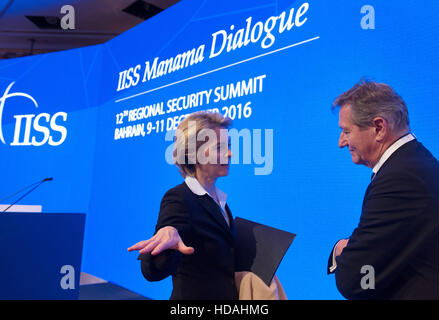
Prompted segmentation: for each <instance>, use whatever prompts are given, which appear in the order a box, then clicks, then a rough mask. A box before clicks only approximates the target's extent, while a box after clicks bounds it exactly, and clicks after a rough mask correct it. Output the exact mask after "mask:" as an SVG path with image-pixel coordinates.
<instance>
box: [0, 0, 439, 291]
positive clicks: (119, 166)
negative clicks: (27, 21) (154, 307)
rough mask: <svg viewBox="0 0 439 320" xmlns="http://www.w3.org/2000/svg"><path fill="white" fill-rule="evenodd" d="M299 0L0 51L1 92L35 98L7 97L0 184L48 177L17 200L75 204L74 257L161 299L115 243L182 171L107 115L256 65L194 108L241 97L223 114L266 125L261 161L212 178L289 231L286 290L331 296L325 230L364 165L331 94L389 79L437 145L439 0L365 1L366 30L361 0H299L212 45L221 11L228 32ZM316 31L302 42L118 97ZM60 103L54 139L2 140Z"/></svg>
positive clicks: (9, 186)
mask: <svg viewBox="0 0 439 320" xmlns="http://www.w3.org/2000/svg"><path fill="white" fill-rule="evenodd" d="M303 2H304V1H281V0H279V1H273V0H266V1H263V0H258V1H255V0H252V1H249V0H246V1H229V0H226V1H219V2H218V1H181V2H179V3H178V4H176V5H174V6H173V7H171V8H169V9H168V10H166V11H164V12H163V13H161V14H159V15H157V16H155V17H153V18H151V19H149V20H147V21H146V22H144V23H142V24H140V25H138V26H137V27H135V28H133V29H131V30H129V31H128V32H125V33H124V34H122V35H120V36H119V37H117V38H115V39H113V40H111V41H109V42H107V43H105V44H102V45H98V46H92V47H86V48H81V49H75V50H69V51H63V52H58V53H51V54H43V55H38V56H33V57H26V58H19V59H11V60H5V61H0V94H2V92H4V90H5V89H6V87H7V86H8V85H9V84H10V83H11V82H13V81H15V84H14V86H13V88H12V90H11V92H25V93H27V94H30V95H32V96H33V97H34V98H35V99H36V100H37V101H38V105H39V107H38V109H36V108H35V107H34V106H33V104H32V103H31V102H30V101H27V100H26V99H22V98H10V99H8V100H7V102H6V104H5V108H4V114H3V119H2V127H3V133H4V136H5V139H6V140H7V143H8V144H0V154H1V160H0V165H1V168H2V176H3V183H2V184H1V186H0V197H3V196H5V195H7V194H10V193H13V192H14V191H16V190H18V189H20V188H22V187H23V186H25V185H27V184H30V183H32V182H34V181H37V180H39V179H42V178H44V177H48V176H53V177H54V181H53V182H51V183H50V184H45V185H43V186H41V188H40V189H38V190H37V191H35V192H34V193H33V194H31V195H30V196H29V197H28V198H27V199H26V200H25V201H23V204H41V205H43V211H45V212H85V213H86V214H87V217H86V233H85V242H84V253H83V263H82V266H83V271H85V272H87V273H90V274H93V275H95V276H98V277H100V278H103V279H105V280H108V281H112V282H114V283H116V284H119V285H121V286H123V287H126V288H128V289H130V290H133V291H135V292H138V293H140V294H143V295H145V296H148V297H151V298H154V299H167V298H168V297H169V296H170V292H171V289H172V284H171V281H170V279H166V280H164V281H161V282H157V283H149V282H147V281H146V280H144V279H143V277H142V275H141V272H140V266H139V262H138V261H137V260H136V258H137V254H135V253H128V252H127V251H126V248H127V247H129V246H130V245H132V244H133V243H135V242H137V241H140V240H143V239H146V238H148V237H149V236H151V235H152V233H153V230H154V227H155V223H156V219H157V215H158V211H159V204H160V200H161V197H162V196H163V194H164V193H165V192H166V190H167V189H169V188H171V187H173V186H174V185H176V184H178V183H180V182H181V180H182V179H181V177H180V175H179V174H178V171H177V169H176V168H175V167H173V166H171V165H169V164H167V163H166V161H165V156H164V154H165V150H166V148H167V147H168V146H169V145H170V142H168V141H165V133H164V132H163V133H152V134H150V135H146V136H145V137H135V138H131V139H125V140H117V141H115V140H114V139H113V138H114V129H115V128H116V114H117V113H119V112H121V111H123V110H126V109H133V108H135V107H140V106H144V105H147V104H152V103H155V102H158V101H163V102H165V103H166V101H167V100H168V99H170V98H175V97H179V96H182V95H186V94H189V93H193V92H198V91H201V90H204V89H213V88H215V87H217V86H219V85H225V84H227V83H230V82H236V81H240V80H244V79H249V78H251V77H254V76H258V75H262V74H266V75H267V77H266V79H265V80H264V90H263V92H262V93H257V94H254V95H251V96H247V97H242V98H236V99H234V100H229V101H227V102H225V103H218V104H212V103H211V104H209V105H208V106H205V107H203V109H204V108H207V107H208V108H213V107H217V108H221V107H222V106H224V105H230V104H238V103H243V104H245V103H246V102H247V101H251V106H252V115H251V117H250V118H248V119H239V120H238V119H236V120H235V121H234V127H235V128H237V129H238V130H239V129H243V128H248V129H250V130H252V129H273V130H274V155H273V171H272V173H271V174H270V175H267V176H256V175H254V169H255V167H260V166H259V165H255V164H254V163H253V164H246V165H244V164H237V165H233V166H232V167H231V170H230V174H229V176H228V177H226V178H222V179H220V180H219V181H218V184H219V187H220V188H221V189H223V190H224V191H225V192H226V193H227V194H228V203H229V206H230V208H231V210H232V213H233V214H234V215H235V216H240V217H244V218H247V219H251V220H254V221H257V222H259V223H264V224H267V225H270V226H273V227H276V228H280V229H283V230H287V231H290V232H293V233H296V234H297V237H296V239H295V240H294V242H293V245H292V246H291V247H290V249H289V251H288V253H287V254H286V256H285V258H284V260H283V261H282V263H281V265H280V267H279V269H278V271H277V276H278V277H279V279H280V281H281V283H282V285H283V286H284V289H285V291H286V293H287V296H288V298H289V299H341V298H342V296H341V295H340V294H339V293H338V291H337V289H336V287H335V281H334V279H333V277H332V276H327V275H326V263H327V259H328V255H329V252H330V250H331V249H332V246H333V244H334V242H335V241H336V240H338V239H339V238H341V237H346V236H349V235H350V233H351V232H352V230H353V229H354V228H355V226H356V225H357V222H358V219H359V215H360V213H361V202H362V198H363V194H364V192H365V190H366V187H367V185H368V182H369V179H370V169H368V168H365V167H359V166H355V165H354V164H353V163H352V162H351V159H350V155H349V152H347V151H346V150H339V149H338V137H339V134H340V130H339V128H338V125H337V123H338V116H337V114H334V113H332V112H331V110H330V106H331V103H332V101H333V99H334V98H335V97H336V96H337V95H338V94H340V93H341V92H343V91H345V90H347V89H349V88H350V87H351V86H352V85H354V84H355V83H356V82H358V81H359V80H360V78H361V77H362V76H366V77H370V78H372V79H374V80H377V81H380V82H385V83H388V84H390V85H391V86H392V87H394V88H395V89H396V91H397V92H398V93H400V95H401V96H402V97H403V98H404V100H405V101H406V103H407V105H408V108H409V112H410V120H411V128H412V131H413V132H414V133H415V134H416V136H417V137H418V139H419V140H420V141H421V142H422V143H423V144H424V145H425V146H426V147H427V148H429V149H430V150H431V151H432V153H433V154H434V155H436V156H437V155H438V154H439V143H438V141H437V138H436V137H437V136H438V134H439V127H438V126H437V125H436V123H437V122H438V120H439V112H438V111H437V105H439V98H438V95H437V92H438V89H439V88H438V83H439V81H438V80H439V76H438V73H437V70H439V65H438V64H439V63H438V62H439V59H438V58H439V45H438V44H437V39H438V38H439V22H438V21H437V16H438V15H439V7H438V6H437V5H436V3H435V2H433V1H424V2H423V3H422V5H421V4H419V3H417V2H414V1H408V2H407V3H405V4H401V2H400V1H385V2H384V1H369V2H368V3H367V4H369V5H373V6H374V8H375V18H376V23H375V27H376V29H375V30H363V29H362V28H361V27H360V21H361V18H362V17H363V15H362V14H361V13H360V9H361V7H362V6H363V5H364V4H365V3H364V2H363V1H358V0H355V1H354V0H341V1H337V3H336V4H335V3H334V2H330V1H323V0H315V1H314V0H311V1H308V2H309V3H310V8H309V11H308V13H307V14H306V17H307V18H308V20H307V22H306V23H305V24H304V25H303V26H302V27H300V28H296V27H294V28H293V29H292V30H291V31H285V32H284V33H283V34H281V35H279V34H278V33H277V32H274V35H275V36H276V42H275V43H274V45H273V46H272V47H270V48H268V49H262V48H261V46H260V42H258V43H256V44H249V45H248V46H246V47H243V48H241V49H239V50H235V51H231V52H228V53H227V52H225V51H224V52H223V53H222V54H221V55H219V56H218V57H216V58H212V59H209V58H208V56H209V52H210V43H211V38H212V37H211V34H212V33H213V32H216V31H218V30H220V29H225V30H226V31H229V26H230V25H232V24H233V25H235V31H236V30H238V29H239V28H242V27H245V24H246V22H245V19H247V18H248V17H249V16H251V17H252V19H253V24H254V23H255V22H256V21H265V20H266V19H267V18H268V17H270V16H273V15H279V14H280V13H281V12H282V11H284V10H289V8H291V7H295V8H296V9H297V8H298V7H299V6H300V5H301V4H302V3H303ZM287 13H288V12H287ZM316 36H319V37H320V38H319V39H318V40H315V41H312V42H310V43H307V44H304V45H301V46H296V47H292V48H289V49H286V50H283V51H279V52H276V53H273V54H270V55H267V56H264V57H261V58H258V59H254V60H251V61H248V62H245V63H242V64H239V65H236V66H233V67H230V68H227V69H224V70H221V71H217V72H214V73H210V74H207V75H204V76H201V77H198V78H194V79H192V80H189V81H185V82H182V83H180V84H176V85H173V86H169V87H166V88H163V89H160V90H156V91H153V92H150V93H148V94H143V95H140V96H138V97H136V98H133V99H129V100H125V101H122V102H118V103H117V102H115V100H117V99H120V98H124V97H127V96H130V95H133V94H136V93H140V92H144V91H147V90H150V89H153V88H157V87H160V86H163V85H166V84H170V83H173V82H175V81H179V80H182V79H186V78H188V77H192V76H195V75H198V74H202V73H204V72H208V71H210V70H214V69H216V68H220V67H223V66H226V65H229V64H232V63H235V62H238V61H241V60H244V59H248V58H251V57H255V56H257V55H260V54H263V53H266V52H268V51H272V50H275V49H278V48H283V47H285V46H287V45H290V44H293V43H297V42H300V41H303V40H306V39H310V38H313V37H316ZM201 44H205V45H206V48H205V52H204V55H205V59H204V60H203V62H201V63H199V64H196V65H193V66H190V67H187V68H184V69H182V70H179V71H176V72H174V73H171V74H168V75H166V76H163V77H159V78H157V79H153V80H151V81H147V82H145V83H141V82H140V83H139V85H137V86H136V87H133V88H129V89H127V90H123V91H121V92H117V91H116V88H117V84H118V77H119V72H121V71H123V70H125V69H128V68H130V67H133V66H135V65H137V64H141V65H142V67H143V65H144V62H145V61H146V60H149V61H150V62H152V61H153V59H154V58H155V57H159V59H160V60H161V59H167V58H170V57H174V56H176V55H177V54H178V53H182V52H185V51H187V50H190V49H192V48H196V47H198V46H199V45H201ZM142 70H143V68H142ZM141 75H143V73H141ZM197 110H200V109H193V110H192V111H197ZM58 111H64V112H67V113H68V119H67V122H66V128H67V130H68V135H67V139H66V141H65V142H64V143H63V144H62V145H61V146H59V147H52V146H49V145H45V146H42V147H13V146H10V145H9V143H10V142H11V141H12V136H13V132H14V125H15V122H14V118H13V116H14V115H16V114H26V113H33V114H34V113H35V114H38V113H41V112H48V113H50V114H54V113H56V112H58ZM184 113H187V112H185V111H182V112H178V113H175V114H172V115H173V116H175V115H180V114H184ZM166 117H167V115H166V116H159V117H157V118H153V119H150V120H151V121H153V122H155V121H156V120H161V119H165V118H166ZM145 122H146V121H145ZM241 162H242V161H241Z"/></svg>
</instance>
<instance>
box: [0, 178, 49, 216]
mask: <svg viewBox="0 0 439 320" xmlns="http://www.w3.org/2000/svg"><path fill="white" fill-rule="evenodd" d="M52 180H53V178H45V179H43V180H41V181H37V182H35V183H32V184H31V185H29V186H27V187H25V188H23V189H21V190H18V191H17V192H15V193H13V194H11V195H9V196H7V197H5V198H3V199H1V200H0V202H2V201H4V200H6V199H9V198H10V197H12V196H15V195H16V194H18V193H20V192H22V191H24V190H26V189H29V188H30V187H32V186H34V185H36V186H35V187H33V188H32V189H31V190H29V191H28V192H26V193H25V194H24V195H22V196H21V197H20V198H18V199H17V200H16V201H15V202H14V203H12V204H11V205H10V206H9V207H7V208H6V209H5V210H3V211H2V212H1V213H4V212H6V211H8V210H9V208H11V207H12V206H13V205H15V204H16V203H17V202H18V201H20V200H21V199H23V198H24V197H26V196H27V195H28V194H29V193H31V192H32V191H34V190H35V189H36V188H38V187H39V186H40V185H41V184H43V183H44V182H46V181H52Z"/></svg>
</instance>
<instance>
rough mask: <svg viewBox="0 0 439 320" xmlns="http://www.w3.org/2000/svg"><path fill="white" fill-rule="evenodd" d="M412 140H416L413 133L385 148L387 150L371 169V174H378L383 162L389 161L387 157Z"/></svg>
mask: <svg viewBox="0 0 439 320" xmlns="http://www.w3.org/2000/svg"><path fill="white" fill-rule="evenodd" d="M414 139H416V137H415V135H414V134H413V133H408V134H406V135H405V136H402V137H401V138H399V139H398V140H396V141H395V142H394V143H393V144H392V145H391V146H390V147H389V148H387V150H386V151H385V152H384V153H383V155H382V156H381V158H380V160H379V161H378V163H377V164H376V165H375V166H374V167H373V169H372V171H373V173H374V174H376V173H377V172H378V170H380V168H381V167H382V165H383V164H384V162H386V161H387V159H389V157H390V156H391V155H392V154H393V153H394V152H395V151H396V150H398V149H399V148H400V147H402V146H403V145H404V144H406V143H407V142H410V141H412V140H414Z"/></svg>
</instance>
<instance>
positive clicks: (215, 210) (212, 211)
mask: <svg viewBox="0 0 439 320" xmlns="http://www.w3.org/2000/svg"><path fill="white" fill-rule="evenodd" d="M197 200H198V202H199V203H200V204H201V205H202V206H203V207H204V208H205V209H206V211H207V212H208V213H209V215H210V216H211V217H212V218H213V219H214V220H215V221H216V222H217V223H218V224H219V225H221V227H222V228H223V229H224V231H226V232H227V233H228V234H232V230H234V225H233V217H232V215H231V213H230V209H229V208H228V206H227V205H226V212H227V215H228V216H229V220H230V227H229V226H228V225H227V222H226V220H225V219H224V216H223V214H222V212H221V209H220V208H219V206H218V205H217V204H216V203H215V201H214V200H213V199H212V198H211V197H210V196H209V195H207V194H204V195H202V196H197Z"/></svg>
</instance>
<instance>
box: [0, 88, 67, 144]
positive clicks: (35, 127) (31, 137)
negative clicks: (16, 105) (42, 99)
mask: <svg viewBox="0 0 439 320" xmlns="http://www.w3.org/2000/svg"><path fill="white" fill-rule="evenodd" d="M14 83H15V82H12V83H11V84H10V85H9V86H8V87H7V88H6V90H5V93H4V94H3V96H2V97H1V98H0V141H1V142H2V143H3V144H7V143H6V141H5V138H4V136H3V129H2V119H3V108H4V106H5V103H6V100H7V99H8V98H12V97H23V98H26V99H28V100H31V101H32V103H33V104H34V106H35V108H38V103H37V101H36V100H35V99H34V98H33V97H32V96H31V95H29V94H27V93H23V92H14V93H10V92H9V91H10V90H11V88H12V86H13V85H14ZM60 117H61V118H62V120H63V121H64V122H65V121H66V120H67V113H65V112H57V113H55V114H54V115H52V116H51V115H50V114H48V113H40V114H21V115H14V118H15V130H14V138H13V141H12V142H11V143H10V145H11V146H35V147H40V146H42V145H45V144H46V143H49V145H51V146H59V145H61V144H62V143H63V142H64V141H65V139H66V137H67V129H66V128H65V127H63V126H60V125H59V124H57V119H58V118H60ZM53 132H58V133H60V134H61V137H60V138H59V139H58V140H55V139H54V138H53V136H52V133H53ZM35 133H38V136H41V134H42V136H41V139H40V140H37V138H38V137H37V136H36V135H35ZM57 135H58V134H57Z"/></svg>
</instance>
